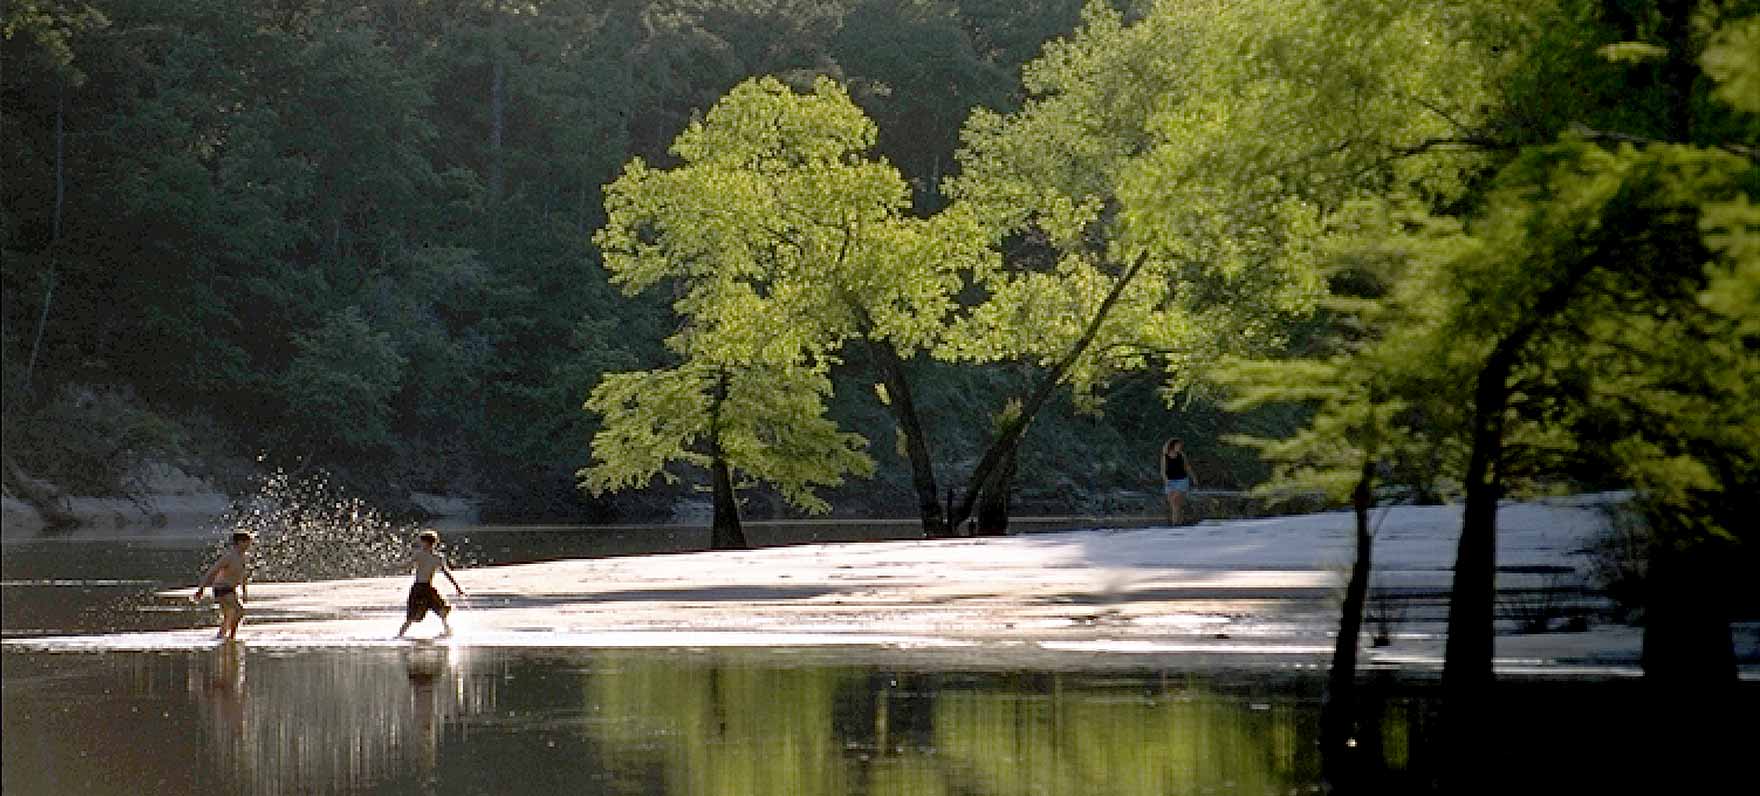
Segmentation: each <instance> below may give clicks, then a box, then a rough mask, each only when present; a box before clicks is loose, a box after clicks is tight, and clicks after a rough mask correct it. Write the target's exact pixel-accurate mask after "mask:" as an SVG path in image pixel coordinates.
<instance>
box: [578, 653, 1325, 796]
mask: <svg viewBox="0 0 1760 796" xmlns="http://www.w3.org/2000/svg"><path fill="white" fill-rule="evenodd" d="M587 698H588V701H589V707H590V709H591V710H593V711H596V712H598V713H600V714H602V715H605V716H606V717H607V718H611V717H616V718H617V719H619V720H610V721H604V722H599V723H596V724H594V725H592V729H593V732H594V733H595V734H596V735H597V736H598V738H599V740H600V741H601V742H602V744H603V746H604V753H605V757H604V763H605V765H607V766H612V767H618V768H621V769H622V770H623V772H624V774H626V775H628V776H632V777H633V776H637V772H638V771H641V770H643V769H647V768H649V767H657V768H658V769H659V771H660V772H661V775H662V776H663V777H664V781H665V783H666V789H665V792H667V793H719V794H769V793H791V794H803V795H808V794H846V793H867V794H895V793H896V794H912V795H913V796H925V795H929V794H943V793H983V794H998V795H999V796H1001V795H1003V794H1040V793H1072V794H1074V793H1108V794H1170V793H1201V792H1213V791H1217V790H1232V791H1235V792H1245V793H1266V792H1277V793H1282V792H1286V791H1287V790H1288V789H1289V788H1290V787H1292V786H1294V787H1302V786H1306V785H1308V784H1311V783H1313V782H1315V781H1316V779H1317V776H1318V769H1319V765H1318V759H1317V757H1316V753H1315V751H1314V747H1313V743H1312V738H1313V732H1314V722H1315V721H1316V720H1317V714H1316V705H1315V703H1314V702H1313V701H1312V699H1307V698H1303V699H1291V698H1289V697H1288V696H1287V695H1286V696H1285V697H1284V698H1282V699H1278V700H1276V701H1273V702H1258V701H1254V700H1252V699H1249V698H1244V697H1240V696H1229V695H1224V694H1219V693H1215V692H1211V691H1207V690H1206V689H1204V688H1203V687H1202V686H1200V685H1198V684H1196V683H1195V682H1191V681H1187V680H1185V679H1183V678H1177V679H1160V678H1155V677H1149V678H1144V677H1138V676H1127V677H1116V676H1108V677H1102V676H1099V675H1082V674H1068V673H1044V674H1019V675H1010V674H991V675H969V674H965V675H958V674H940V673H898V674H884V673H872V672H870V671H869V670H865V669H857V668H838V667H823V668H779V667H772V668H734V667H726V666H723V665H719V664H716V663H714V662H709V661H702V660H690V659H687V660H683V661H679V660H670V661H669V660H664V659H647V660H641V661H627V662H625V663H624V664H623V665H622V666H620V667H618V668H617V669H616V670H614V671H610V672H605V673H601V674H597V675H594V676H592V677H591V678H590V679H589V683H588V687H587Z"/></svg>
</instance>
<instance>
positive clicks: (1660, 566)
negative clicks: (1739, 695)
mask: <svg viewBox="0 0 1760 796" xmlns="http://www.w3.org/2000/svg"><path fill="white" fill-rule="evenodd" d="M1721 547H1722V546H1721V545H1715V544H1711V543H1705V542H1699V543H1696V544H1691V545H1690V546H1682V545H1679V544H1676V543H1671V542H1668V541H1666V540H1665V541H1660V542H1657V543H1655V544H1654V545H1653V549H1652V552H1651V554H1650V571H1649V573H1648V575H1647V576H1646V577H1645V579H1644V651H1643V663H1644V679H1645V680H1647V681H1650V682H1651V683H1653V684H1655V685H1656V686H1659V687H1660V689H1661V690H1665V691H1673V692H1676V693H1678V694H1688V693H1704V692H1707V691H1716V690H1720V689H1724V688H1728V687H1731V686H1734V685H1735V684H1736V682H1737V671H1736V657H1735V646H1734V643H1733V640H1732V637H1731V635H1730V617H1729V607H1728V606H1729V595H1728V594H1727V593H1726V592H1725V590H1724V588H1723V584H1724V583H1726V582H1730V581H1728V580H1726V579H1728V578H1734V577H1736V573H1732V572H1729V571H1728V569H1729V568H1728V567H1722V566H1719V563H1720V562H1721V561H1724V560H1727V559H1728V556H1727V555H1725V552H1726V551H1724V550H1721V549H1720V548H1721Z"/></svg>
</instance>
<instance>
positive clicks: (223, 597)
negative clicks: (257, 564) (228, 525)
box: [190, 531, 256, 641]
mask: <svg viewBox="0 0 1760 796" xmlns="http://www.w3.org/2000/svg"><path fill="white" fill-rule="evenodd" d="M255 538H256V537H253V536H251V535H250V534H249V533H247V532H245V531H239V532H237V533H234V534H233V535H232V547H231V548H230V549H228V550H227V551H226V553H225V554H223V555H221V556H220V560H219V561H216V562H214V566H211V567H208V571H207V573H206V574H203V575H202V582H201V583H198V584H196V593H195V595H194V596H192V597H190V601H191V602H199V601H200V600H201V599H202V590H203V589H206V588H208V586H210V585H212V586H213V587H214V602H215V603H217V604H218V605H219V606H220V632H218V633H215V634H214V638H218V639H225V640H228V641H230V640H232V639H236V638H238V626H239V624H240V623H242V622H244V601H245V593H244V585H245V582H246V581H248V580H250V574H251V571H250V561H249V560H248V559H247V558H246V557H245V553H246V552H247V551H249V550H250V549H251V541H252V540H254V539H255Z"/></svg>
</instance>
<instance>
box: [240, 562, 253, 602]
mask: <svg viewBox="0 0 1760 796" xmlns="http://www.w3.org/2000/svg"><path fill="white" fill-rule="evenodd" d="M250 580H251V568H250V566H249V565H245V564H241V565H240V566H239V568H238V601H239V602H241V603H242V602H246V601H248V600H249V599H250V598H249V597H247V596H245V593H244V585H245V584H246V583H249V582H250Z"/></svg>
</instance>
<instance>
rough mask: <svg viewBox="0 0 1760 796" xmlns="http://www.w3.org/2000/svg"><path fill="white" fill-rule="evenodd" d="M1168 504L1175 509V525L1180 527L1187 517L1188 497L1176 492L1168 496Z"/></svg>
mask: <svg viewBox="0 0 1760 796" xmlns="http://www.w3.org/2000/svg"><path fill="white" fill-rule="evenodd" d="M1167 504H1168V505H1169V506H1170V507H1172V509H1173V524H1174V525H1178V524H1179V522H1180V520H1183V519H1185V516H1186V496H1185V493H1183V492H1175V493H1173V494H1171V495H1168V496H1167Z"/></svg>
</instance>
